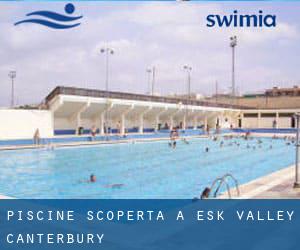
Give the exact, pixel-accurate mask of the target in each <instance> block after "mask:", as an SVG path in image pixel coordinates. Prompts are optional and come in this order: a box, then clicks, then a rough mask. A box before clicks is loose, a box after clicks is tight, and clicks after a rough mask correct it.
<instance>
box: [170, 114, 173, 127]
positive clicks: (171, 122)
mask: <svg viewBox="0 0 300 250" xmlns="http://www.w3.org/2000/svg"><path fill="white" fill-rule="evenodd" d="M173 127H174V119H173V116H171V117H170V130H172V129H173Z"/></svg>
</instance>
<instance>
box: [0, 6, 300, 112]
mask: <svg viewBox="0 0 300 250" xmlns="http://www.w3.org/2000/svg"><path fill="white" fill-rule="evenodd" d="M66 3H67V2H55V3H50V2H48V3H38V2H25V3H24V2H23V3H22V2H11V3H8V2H0V84H1V91H0V106H9V104H10V91H11V84H10V79H9V77H8V72H9V71H10V70H16V71H17V78H16V81H15V85H16V87H15V92H16V103H17V104H19V105H20V104H31V103H40V102H41V101H42V100H43V99H44V98H45V96H46V95H47V94H48V93H49V92H50V91H51V90H52V89H53V88H55V86H58V85H64V86H73V87H84V88H93V89H105V57H104V55H103V54H101V53H100V49H101V48H102V47H103V46H109V47H111V48H113V49H114V51H115V54H114V55H112V56H110V63H109V89H110V90H112V91H124V92H134V93H143V94H144V93H146V92H147V91H148V80H147V79H148V78H147V73H146V69H147V68H149V67H152V66H155V67H156V81H155V92H156V93H159V94H162V95H164V94H172V93H176V94H182V93H186V91H187V87H186V72H185V71H184V70H183V66H184V65H189V66H191V67H192V71H191V90H192V92H196V93H200V94H203V95H211V94H214V92H215V82H216V81H218V85H219V92H220V93H226V92H229V91H230V86H231V49H230V47H229V37H230V36H232V35H236V36H237V37H238V45H237V47H236V85H237V89H238V92H240V93H250V92H260V91H263V90H264V89H266V88H270V87H272V86H282V87H283V86H293V85H297V84H299V85H300V70H299V54H300V53H299V52H300V15H299V13H300V2H299V3H298V2H287V3H282V2H279V3H275V2H249V3H247V2H244V3H230V2H202V3H201V2H194V3H191V2H165V3H162V2H131V3H129V2H115V3H111V2H110V3H109V2H96V3H95V2H80V3H75V6H76V10H75V12H74V15H83V19H82V21H81V25H80V26H78V27H76V28H73V29H69V30H53V29H49V28H46V27H42V26H39V25H35V24H23V25H19V26H14V25H13V24H14V23H15V22H17V21H20V20H22V19H24V18H25V16H26V14H27V13H29V12H32V11H36V10H51V11H56V12H59V13H64V6H65V4H66ZM234 10H238V12H239V13H242V14H256V13H258V11H259V10H263V12H264V13H265V14H275V15H277V26H276V28H217V27H215V28H208V27H206V17H207V15H209V14H219V15H223V14H231V13H232V12H233V11H234Z"/></svg>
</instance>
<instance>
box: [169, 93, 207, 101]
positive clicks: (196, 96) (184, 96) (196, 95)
mask: <svg viewBox="0 0 300 250" xmlns="http://www.w3.org/2000/svg"><path fill="white" fill-rule="evenodd" d="M168 97H173V98H179V99H188V98H189V96H188V95H187V94H181V95H179V94H171V95H168ZM190 99H191V100H202V99H204V96H203V95H202V94H199V93H191V95H190Z"/></svg>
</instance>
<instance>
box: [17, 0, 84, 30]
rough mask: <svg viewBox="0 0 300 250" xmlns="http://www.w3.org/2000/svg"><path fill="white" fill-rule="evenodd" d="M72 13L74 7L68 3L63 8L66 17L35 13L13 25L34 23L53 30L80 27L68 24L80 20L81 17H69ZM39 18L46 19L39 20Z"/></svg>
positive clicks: (52, 13)
mask: <svg viewBox="0 0 300 250" xmlns="http://www.w3.org/2000/svg"><path fill="white" fill-rule="evenodd" d="M74 11H75V6H74V5H73V4H71V3H68V4H66V6H65V13H66V15H63V14H59V13H56V12H52V11H47V10H41V11H35V12H31V13H29V14H27V15H26V16H27V17H33V18H30V19H25V20H22V21H19V22H16V23H15V25H20V24H24V23H34V24H39V25H43V26H47V27H49V28H53V29H70V28H74V27H77V26H79V25H80V23H73V24H69V23H70V22H74V21H76V20H79V19H81V18H82V16H71V15H72V14H73V13H74ZM40 17H43V18H46V19H41V18H40Z"/></svg>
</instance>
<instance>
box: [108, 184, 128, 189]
mask: <svg viewBox="0 0 300 250" xmlns="http://www.w3.org/2000/svg"><path fill="white" fill-rule="evenodd" d="M123 186H124V184H120V183H116V184H110V185H107V186H106V187H107V188H121V187H123Z"/></svg>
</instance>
